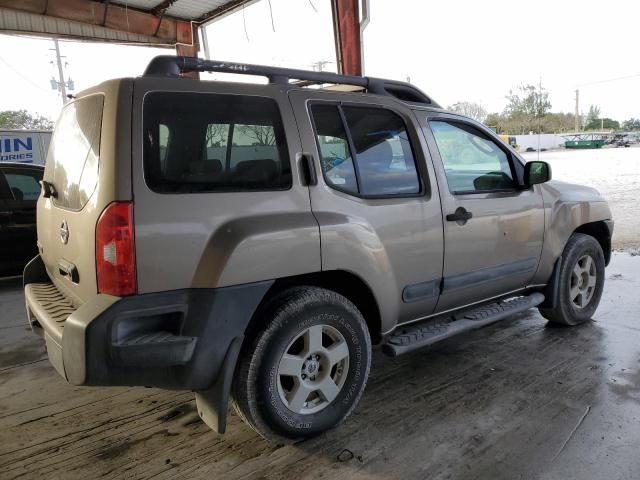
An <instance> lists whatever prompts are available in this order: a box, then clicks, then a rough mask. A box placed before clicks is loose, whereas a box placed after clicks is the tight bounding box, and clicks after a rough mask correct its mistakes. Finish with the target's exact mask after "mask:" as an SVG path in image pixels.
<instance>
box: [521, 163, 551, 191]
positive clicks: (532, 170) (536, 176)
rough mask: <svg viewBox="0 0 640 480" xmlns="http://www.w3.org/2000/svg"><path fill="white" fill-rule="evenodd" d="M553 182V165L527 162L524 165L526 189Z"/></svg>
mask: <svg viewBox="0 0 640 480" xmlns="http://www.w3.org/2000/svg"><path fill="white" fill-rule="evenodd" d="M549 180H551V165H549V164H548V163H547V162H538V161H534V162H527V163H525V165H524V184H525V186H526V187H530V186H532V185H537V184H538V183H545V182H548V181H549Z"/></svg>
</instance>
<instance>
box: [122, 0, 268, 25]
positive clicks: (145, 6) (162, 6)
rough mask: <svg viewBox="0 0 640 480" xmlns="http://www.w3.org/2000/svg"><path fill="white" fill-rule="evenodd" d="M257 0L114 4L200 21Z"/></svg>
mask: <svg viewBox="0 0 640 480" xmlns="http://www.w3.org/2000/svg"><path fill="white" fill-rule="evenodd" d="M255 1H256V0H115V1H112V2H111V3H112V4H117V5H122V6H128V7H129V8H136V9H139V10H143V11H146V12H152V13H155V14H158V13H161V12H164V14H165V15H168V16H170V17H174V18H180V19H183V20H191V21H195V22H199V23H203V22H208V21H211V20H215V19H216V18H218V17H220V16H222V15H226V14H227V13H229V12H231V11H233V10H235V9H236V8H239V7H241V6H243V5H246V4H248V3H253V2H255Z"/></svg>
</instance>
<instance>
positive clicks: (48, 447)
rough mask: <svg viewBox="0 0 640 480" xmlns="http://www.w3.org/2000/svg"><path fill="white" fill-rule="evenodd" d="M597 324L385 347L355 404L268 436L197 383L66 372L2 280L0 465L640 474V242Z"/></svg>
mask: <svg viewBox="0 0 640 480" xmlns="http://www.w3.org/2000/svg"><path fill="white" fill-rule="evenodd" d="M606 276H607V283H606V287H605V292H604V297H603V300H602V303H601V306H600V308H599V310H598V312H597V314H596V316H595V319H594V321H593V322H590V323H588V324H586V325H583V326H580V327H576V328H553V327H548V326H547V325H546V323H545V321H544V320H543V319H542V318H541V317H540V315H539V314H538V313H537V311H531V312H528V313H526V314H522V315H519V316H516V317H514V318H513V319H512V320H508V321H505V322H502V323H498V324H496V325H493V326H490V327H487V328H485V329H482V330H479V331H476V332H473V333H470V334H468V335H466V336H464V337H461V338H459V339H457V340H455V341H454V340H451V341H449V342H448V343H445V344H443V345H441V346H439V347H438V348H436V349H432V350H430V351H422V352H416V353H414V354H410V355H407V356H404V357H399V358H397V359H390V358H387V357H384V356H383V355H381V354H380V353H379V352H377V353H376V354H375V358H374V366H373V369H372V375H371V379H370V381H369V384H368V386H367V389H366V391H365V394H364V396H363V399H362V401H361V403H360V405H359V407H358V408H357V410H356V412H355V413H354V415H353V416H352V417H351V418H350V419H349V420H348V421H347V422H346V423H344V424H343V425H342V426H340V427H339V428H337V429H336V430H334V431H331V432H329V433H327V434H325V435H322V436H321V437H319V438H316V439H312V440H309V441H306V442H302V443H299V444H297V445H290V446H285V447H280V448H274V447H272V446H270V445H268V444H267V443H266V442H264V441H263V440H262V439H260V438H259V437H258V436H257V435H255V434H254V433H253V432H252V431H251V430H250V429H249V428H247V427H246V426H244V425H243V424H242V423H241V422H240V421H239V419H238V418H237V417H236V416H235V415H234V416H232V417H231V421H230V425H229V428H228V433H227V434H226V435H224V436H218V435H217V434H215V433H213V432H212V431H210V430H209V429H208V428H207V427H206V426H205V425H204V424H203V423H202V422H201V421H200V420H199V418H198V416H197V414H196V412H195V404H194V401H193V396H192V394H190V393H188V392H167V391H162V390H157V389H145V388H79V387H73V386H70V385H68V384H66V383H65V382H64V381H63V380H62V379H61V378H60V377H58V375H57V374H56V373H55V372H54V370H53V368H52V367H51V366H50V365H49V364H48V362H47V361H46V359H45V356H44V346H43V343H42V340H40V339H39V338H38V337H34V336H32V335H31V333H30V332H29V331H28V329H27V327H26V326H25V325H24V313H23V299H22V294H21V289H20V284H19V281H16V280H14V281H8V282H7V281H5V282H4V283H3V284H2V286H1V287H0V305H1V311H0V332H1V333H0V478H2V479H13V478H41V477H42V478H47V479H57V478H64V479H74V478H82V479H87V478H90V479H93V478H98V477H99V478H113V479H116V478H117V479H121V478H152V477H153V478H158V479H167V478H190V479H200V478H202V479H204V478H207V479H212V478H224V479H235V478H296V479H298V478H330V479H334V478H335V479H337V478H341V479H347V478H348V479H364V478H367V479H383V478H402V479H409V478H411V479H413V478H443V479H445V478H446V479H453V478H464V479H475V478H478V479H485V478H491V479H492V480H493V479H502V478H504V479H519V478H527V479H529V478H531V479H538V478H540V479H581V480H584V479H627V478H628V479H637V478H640V455H638V451H639V449H640V322H639V321H638V319H639V316H640V314H639V311H640V295H639V294H638V291H639V290H640V256H631V255H629V254H627V253H618V254H616V255H615V256H614V258H613V261H612V263H611V266H610V267H609V268H608V270H607V275H606Z"/></svg>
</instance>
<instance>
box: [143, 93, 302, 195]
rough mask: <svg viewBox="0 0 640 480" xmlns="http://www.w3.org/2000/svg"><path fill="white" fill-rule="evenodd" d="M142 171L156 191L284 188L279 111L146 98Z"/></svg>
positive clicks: (247, 102)
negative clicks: (143, 169) (143, 168)
mask: <svg viewBox="0 0 640 480" xmlns="http://www.w3.org/2000/svg"><path fill="white" fill-rule="evenodd" d="M144 167H145V178H146V182H147V185H148V186H149V188H151V189H152V190H154V191H156V192H160V193H194V192H239V191H240V192H241V191H264V190H284V189H288V188H290V187H291V166H290V162H289V155H288V152H287V145H286V140H285V135H284V128H283V126H282V120H281V118H280V112H279V110H278V106H277V104H276V102H275V101H274V100H272V99H269V98H263V97H252V96H243V95H222V94H208V93H207V94H202V93H190V92H184V93H182V92H178V93H176V92H152V93H149V94H147V96H146V97H145V102H144Z"/></svg>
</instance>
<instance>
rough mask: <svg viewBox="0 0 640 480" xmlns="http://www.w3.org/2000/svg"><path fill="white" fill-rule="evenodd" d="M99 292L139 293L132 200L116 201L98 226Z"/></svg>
mask: <svg viewBox="0 0 640 480" xmlns="http://www.w3.org/2000/svg"><path fill="white" fill-rule="evenodd" d="M96 276H97V280H98V292H100V293H107V294H109V295H115V296H118V297H123V296H126V295H133V294H135V293H136V258H135V242H134V238H133V202H113V203H110V204H109V205H107V208H105V209H104V211H103V212H102V214H101V215H100V218H99V219H98V223H97V225H96Z"/></svg>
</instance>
